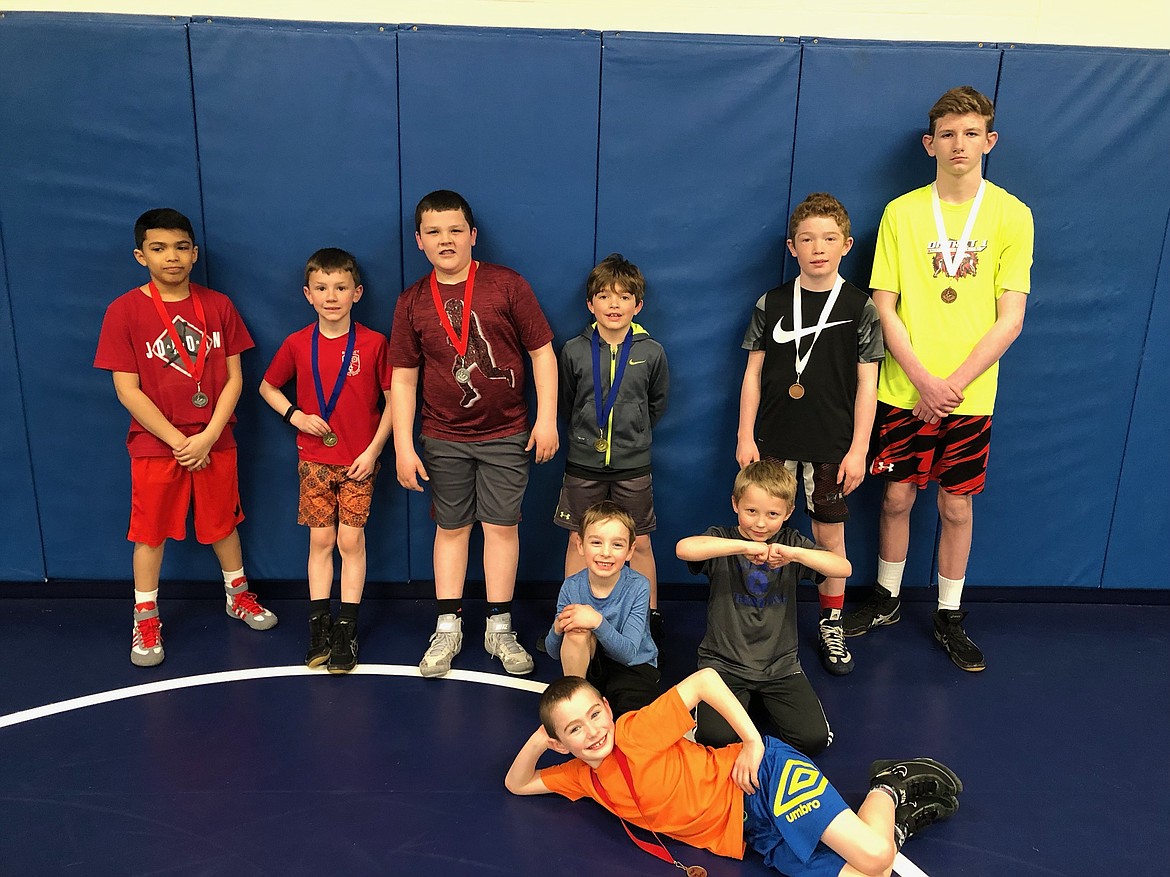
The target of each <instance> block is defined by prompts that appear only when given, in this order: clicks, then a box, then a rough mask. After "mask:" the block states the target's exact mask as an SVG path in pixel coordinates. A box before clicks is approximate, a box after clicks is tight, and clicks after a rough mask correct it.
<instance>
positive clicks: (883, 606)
mask: <svg viewBox="0 0 1170 877" xmlns="http://www.w3.org/2000/svg"><path fill="white" fill-rule="evenodd" d="M901 620H902V601H901V600H899V599H898V598H897V597H895V596H893V595H891V594H890V592H889V591H887V590H886V589H885V588H883V587H882V586H881V585H878V584H875V585H874V586H873V593H872V594H870V595H869V598H868V599H866V601H865V602H864V603H862V604H861V605H860V606H858V607H857V608H856V609H854V610H853V611H852V612H850V613H849V614H848V615H843V616H841V630H842V631H844V633H845V636H861V635H862V634H863V633H866V632H868V631H870V630H872V629H873V628H875V627H881V626H882V625H884V624H897V623H898V622H899V621H901Z"/></svg>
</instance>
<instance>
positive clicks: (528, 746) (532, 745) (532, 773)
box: [504, 725, 551, 795]
mask: <svg viewBox="0 0 1170 877" xmlns="http://www.w3.org/2000/svg"><path fill="white" fill-rule="evenodd" d="M548 748H549V747H548V731H546V730H545V729H544V726H543V725H541V726H539V727H538V728H537V729H536V730H535V731H533V732H532V736H531V737H529V738H528V740H527V742H525V744H524V745H523V746H522V747H520V751H519V752H518V753H516V758H515V759H514V760H513V761H512V766H511V767H510V768H508V775H507V776H505V777H504V788H506V789H507V790H508V791H509V792H511V793H512V794H513V795H547V794H549V793H550V791H551V790H550V789H549V788H548V786H546V785H545V784H544V782H543V781H542V780H541V779H540V771H539V770H537V769H536V763H537V762H538V761H540V756H542V755H544V753H545V751H546V750H547V749H548Z"/></svg>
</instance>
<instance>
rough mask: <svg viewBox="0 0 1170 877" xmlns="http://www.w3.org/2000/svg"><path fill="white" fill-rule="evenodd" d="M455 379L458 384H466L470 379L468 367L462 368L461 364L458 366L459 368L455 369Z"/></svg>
mask: <svg viewBox="0 0 1170 877" xmlns="http://www.w3.org/2000/svg"><path fill="white" fill-rule="evenodd" d="M455 380H456V382H458V383H460V384H466V383H467V382H468V381H470V380H471V371H470V370H469V369H466V368H463V366H460V367H459V368H457V369H455Z"/></svg>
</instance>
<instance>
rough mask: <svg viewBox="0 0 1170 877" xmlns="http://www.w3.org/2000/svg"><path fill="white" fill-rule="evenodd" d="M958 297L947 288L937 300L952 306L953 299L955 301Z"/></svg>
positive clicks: (953, 291)
mask: <svg viewBox="0 0 1170 877" xmlns="http://www.w3.org/2000/svg"><path fill="white" fill-rule="evenodd" d="M958 297H959V294H958V293H957V292H955V290H953V289H952V288H951V287H949V286H948V287H947V288H946V289H944V290H943V291H942V295H940V296H939V298H941V299H942V300H943V301H944V302H946V303H947V304H954V301H955V299H957V298H958Z"/></svg>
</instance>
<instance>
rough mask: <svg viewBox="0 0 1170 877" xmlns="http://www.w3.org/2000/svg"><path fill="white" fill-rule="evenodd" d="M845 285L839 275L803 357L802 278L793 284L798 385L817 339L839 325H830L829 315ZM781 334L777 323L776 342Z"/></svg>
mask: <svg viewBox="0 0 1170 877" xmlns="http://www.w3.org/2000/svg"><path fill="white" fill-rule="evenodd" d="M844 284H845V278H844V277H842V276H841V275H840V274H838V275H837V279H836V280H835V281H834V282H833V291H832V292H830V293H829V297H828V298H827V299H825V303H824V305H823V306H822V307H821V314H820V316H819V317H817V324H816V325H815V326H813V327H812V328H811V329H810V331H811V332H812V336H813V339H812V343H811V344H809V346H808V350H806V351H805V352H804V356H801V355H800V338H801V336H802V335H803V334H804V332H803V331H802V330H803V328H804V326H803V321H802V316H803V315H802V313H801V309H800V278H799V277H797V278H796V280H795V281H793V284H792V334H793V336H794V337H793V340H792V344H793V346H794V347H795V348H796V382H797V383H798V384H799V383H800V376H801V374H803V373H804V367H805V366H806V365H808V358H809V357H810V356H812V352H813V348H814V347H816V344H817V339H818V338H820V337H821V332H823V331H824V330H825V329H826V328H827V327H828V326H829V325H834V326H835V325H837V324H836V323H832V324H830V323H829V322H828V320H829V315H830V314H832V313H833V305H835V304H836V303H837V297H838V296H839V295H840V294H841V287H842V286H843V285H844ZM779 333H780V324H779V323H777V324H776V329H775V331H774V332H773V333H772V336H773V338H775V339H776V341H780V339H779V338H777V337H776V336H777V335H778V334H779Z"/></svg>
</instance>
